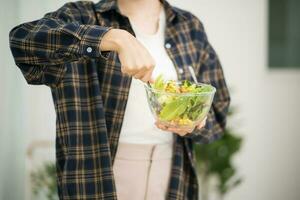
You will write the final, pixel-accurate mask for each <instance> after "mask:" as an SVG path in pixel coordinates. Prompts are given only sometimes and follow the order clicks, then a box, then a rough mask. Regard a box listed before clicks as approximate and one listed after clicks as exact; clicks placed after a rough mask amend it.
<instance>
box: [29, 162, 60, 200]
mask: <svg viewBox="0 0 300 200" xmlns="http://www.w3.org/2000/svg"><path fill="white" fill-rule="evenodd" d="M31 181H32V191H33V194H34V195H35V196H36V197H41V196H43V197H44V196H45V197H46V199H48V200H58V194H57V183H56V168H55V164H54V163H52V162H47V163H45V164H43V166H42V167H41V168H39V169H37V170H36V171H34V172H32V173H31Z"/></svg>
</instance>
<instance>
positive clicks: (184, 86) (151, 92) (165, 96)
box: [145, 76, 216, 131]
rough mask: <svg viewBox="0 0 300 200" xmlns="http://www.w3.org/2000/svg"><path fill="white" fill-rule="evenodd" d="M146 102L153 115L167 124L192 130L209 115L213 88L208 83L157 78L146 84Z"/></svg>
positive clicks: (214, 90) (213, 92)
mask: <svg viewBox="0 0 300 200" xmlns="http://www.w3.org/2000/svg"><path fill="white" fill-rule="evenodd" d="M145 89H146V93H147V99H148V103H149V106H150V109H151V112H152V113H153V115H154V117H155V118H156V120H157V121H159V122H160V123H162V124H164V125H166V126H168V127H176V128H186V129H188V130H190V131H192V130H193V129H194V128H195V126H196V125H197V124H198V123H199V122H201V121H202V120H203V119H204V118H205V117H206V116H207V114H208V112H209V110H210V107H211V104H212V101H213V98H214V94H215V92H216V89H215V88H214V87H213V86H211V85H208V84H203V83H199V84H196V83H192V82H190V81H188V80H185V81H182V82H176V81H173V80H168V81H165V80H164V79H163V77H162V76H159V77H157V79H156V80H155V82H154V83H153V84H148V85H146V84H145Z"/></svg>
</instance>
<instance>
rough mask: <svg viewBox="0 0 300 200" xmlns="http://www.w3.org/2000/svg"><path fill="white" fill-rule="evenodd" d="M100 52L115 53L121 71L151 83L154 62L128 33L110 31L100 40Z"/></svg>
mask: <svg viewBox="0 0 300 200" xmlns="http://www.w3.org/2000/svg"><path fill="white" fill-rule="evenodd" d="M100 49H101V50H102V51H110V50H112V51H116V52H117V53H118V56H119V59H120V62H121V71H122V72H123V73H124V74H127V75H129V76H133V77H134V78H136V79H139V80H141V81H143V82H148V81H149V82H153V80H152V79H151V75H152V72H153V69H154V66H155V61H154V59H153V58H152V56H151V55H150V53H149V52H148V50H147V49H146V48H145V47H144V46H143V45H142V44H141V43H140V42H139V41H138V40H137V39H136V38H135V37H134V36H133V35H131V34H130V33H129V32H127V31H125V30H122V29H111V30H109V31H108V32H107V33H106V34H105V35H104V36H103V38H102V41H101V44H100Z"/></svg>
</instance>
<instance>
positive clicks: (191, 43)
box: [10, 0, 230, 200]
mask: <svg viewBox="0 0 300 200" xmlns="http://www.w3.org/2000/svg"><path fill="white" fill-rule="evenodd" d="M10 47H11V50H12V53H13V55H14V58H15V62H16V65H17V66H18V67H19V68H20V69H21V71H22V73H23V75H24V77H25V79H26V81H27V82H28V83H29V84H45V85H47V86H49V87H50V88H51V91H52V95H53V100H54V105H55V109H56V113H57V135H56V159H57V177H58V191H59V197H60V199H117V198H118V199H120V200H122V199H124V200H126V199H130V200H134V199H137V200H140V199H150V200H152V199H153V200H160V199H198V183H197V178H196V173H195V166H194V164H195V163H194V162H195V160H194V155H193V152H192V146H193V144H194V143H195V142H200V143H207V142H211V141H213V140H215V139H217V138H219V137H220V136H221V134H222V133H223V130H224V128H225V123H226V114H227V110H228V106H229V102H230V97H229V93H228V90H227V87H226V82H225V80H224V75H223V71H222V68H221V65H220V62H219V60H218V56H217V55H216V53H215V51H214V50H213V48H212V47H211V45H210V44H209V42H208V40H207V36H206V34H205V31H204V28H203V25H202V23H201V22H200V21H199V19H197V18H196V17H195V16H194V15H192V14H191V13H189V12H187V11H184V10H181V9H179V8H175V7H172V6H171V5H169V3H168V2H166V1H163V0H161V1H158V0H118V1H116V0H102V1H100V2H99V3H97V4H94V3H92V2H88V1H87V2H76V3H67V4H65V5H64V6H63V7H61V8H60V9H58V10H57V11H55V12H51V13H48V14H46V15H45V16H44V17H43V18H42V19H39V20H36V21H33V22H28V23H24V24H21V25H19V26H17V27H15V28H14V29H13V30H12V31H11V32H10ZM190 66H192V67H193V68H194V70H195V72H196V75H197V78H198V81H200V82H206V83H210V84H212V85H214V86H215V87H216V88H217V92H216V95H215V99H214V102H213V106H212V109H211V110H210V112H209V115H208V118H207V120H206V121H203V122H201V123H200V124H199V125H198V126H197V127H196V128H195V130H193V131H192V132H191V133H190V132H188V131H187V130H184V129H174V128H169V127H166V126H163V125H162V124H160V123H158V122H154V121H153V118H152V117H151V114H150V110H149V108H148V106H147V103H146V97H145V92H144V90H143V86H142V82H141V81H143V82H148V81H150V82H151V81H153V80H154V79H155V78H156V77H157V75H158V74H163V75H164V77H165V78H167V79H174V80H184V79H191V74H190V73H189V72H188V68H189V67H190ZM132 77H133V78H132ZM154 123H155V125H156V126H154Z"/></svg>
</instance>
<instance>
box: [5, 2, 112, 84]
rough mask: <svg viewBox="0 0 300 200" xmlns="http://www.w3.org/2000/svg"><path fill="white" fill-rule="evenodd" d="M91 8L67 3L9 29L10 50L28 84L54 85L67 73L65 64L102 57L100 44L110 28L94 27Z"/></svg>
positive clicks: (89, 4)
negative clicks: (37, 18)
mask: <svg viewBox="0 0 300 200" xmlns="http://www.w3.org/2000/svg"><path fill="white" fill-rule="evenodd" d="M91 6H92V4H91V3H89V2H85V3H83V2H80V3H76V4H75V3H67V4H65V5H64V6H63V7H61V8H60V9H58V10H57V11H55V12H51V13H48V14H46V15H45V16H44V17H43V18H42V19H39V20H36V21H33V22H28V23H24V24H21V25H19V26H17V27H15V28H13V29H12V30H11V32H10V34H9V40H10V48H11V51H12V54H13V56H14V59H15V62H16V64H17V66H18V67H19V68H20V69H21V71H22V72H23V74H24V76H25V79H26V80H27V82H28V83H30V84H46V85H55V84H58V82H59V81H60V80H61V78H62V77H63V74H64V72H65V71H66V69H65V63H68V62H72V61H76V60H78V59H79V58H80V57H83V56H87V57H91V58H97V57H102V58H104V56H103V55H102V54H101V51H100V49H99V44H100V42H101V39H102V36H103V35H104V34H105V33H106V32H107V31H108V30H109V29H110V28H109V27H101V26H97V25H93V24H95V20H96V19H94V16H95V14H94V13H93V9H92V7H91ZM87 23H89V24H87ZM91 49H92V51H90V50H91Z"/></svg>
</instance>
